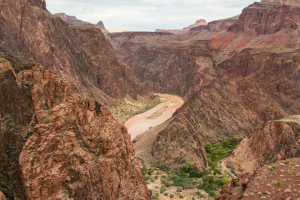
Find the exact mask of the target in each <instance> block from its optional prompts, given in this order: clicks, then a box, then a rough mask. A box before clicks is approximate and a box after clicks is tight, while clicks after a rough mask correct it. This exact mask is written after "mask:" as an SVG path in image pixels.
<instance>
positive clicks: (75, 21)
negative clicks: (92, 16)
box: [54, 13, 89, 26]
mask: <svg viewBox="0 0 300 200" xmlns="http://www.w3.org/2000/svg"><path fill="white" fill-rule="evenodd" d="M54 15H55V16H57V17H60V18H61V19H62V20H64V21H65V22H67V23H68V24H72V25H79V26H82V25H87V24H89V23H88V22H85V21H82V20H79V19H77V18H76V17H75V16H69V15H66V14H65V13H56V14H54Z"/></svg>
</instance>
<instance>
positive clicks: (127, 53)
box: [109, 33, 216, 96]
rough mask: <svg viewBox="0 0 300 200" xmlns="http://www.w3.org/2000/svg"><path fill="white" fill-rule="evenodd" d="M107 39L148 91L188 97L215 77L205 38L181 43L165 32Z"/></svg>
mask: <svg viewBox="0 0 300 200" xmlns="http://www.w3.org/2000/svg"><path fill="white" fill-rule="evenodd" d="M145 38H146V39H145ZM109 40H110V41H111V43H112V45H113V46H114V48H115V49H116V52H117V54H118V57H119V58H120V59H121V60H123V61H124V62H125V63H127V64H128V65H129V66H130V67H131V69H132V71H133V73H134V74H135V75H136V76H137V77H138V78H139V79H140V80H141V81H142V82H143V83H144V84H145V85H146V86H147V87H148V88H150V89H151V90H152V91H156V92H161V93H169V94H179V95H180V96H185V95H187V96H188V95H190V94H192V93H193V92H194V91H197V90H198V89H199V88H201V87H202V86H204V85H206V84H207V83H210V82H211V81H212V80H214V79H215V77H216V73H215V69H214V67H213V60H212V57H211V54H210V52H209V50H208V48H209V47H208V44H207V42H206V41H194V42H190V43H189V42H182V41H180V40H179V39H178V38H177V37H176V36H174V35H171V34H169V33H122V34H111V35H110V36H109Z"/></svg>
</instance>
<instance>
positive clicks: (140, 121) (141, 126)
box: [124, 93, 184, 140]
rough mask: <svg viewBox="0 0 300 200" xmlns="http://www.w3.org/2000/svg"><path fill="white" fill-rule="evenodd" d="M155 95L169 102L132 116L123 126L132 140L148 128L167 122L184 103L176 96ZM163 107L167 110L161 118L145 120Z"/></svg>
mask: <svg viewBox="0 0 300 200" xmlns="http://www.w3.org/2000/svg"><path fill="white" fill-rule="evenodd" d="M155 95H158V96H160V97H162V98H166V99H169V100H168V101H166V102H164V103H161V104H159V105H157V106H156V107H154V108H152V109H150V110H148V111H147V112H144V113H142V114H139V115H136V116H134V117H133V118H131V119H129V120H128V121H127V122H126V123H125V124H124V125H125V126H126V127H127V129H128V133H129V134H130V135H131V139H132V140H133V139H134V138H135V137H136V136H138V135H139V134H141V133H143V132H145V131H147V130H148V129H149V128H150V127H155V126H158V125H160V124H162V123H163V122H165V121H167V120H168V119H169V118H171V117H172V115H173V113H174V112H175V111H176V109H178V108H180V107H181V106H182V104H183V103H184V101H183V100H182V98H181V97H178V96H174V95H170V94H160V93H156V94H155ZM165 106H167V107H168V108H167V109H166V111H165V112H163V113H162V115H161V116H159V117H157V118H155V119H147V117H149V116H150V115H151V114H153V113H155V112H156V111H158V110H160V109H161V108H163V107H165Z"/></svg>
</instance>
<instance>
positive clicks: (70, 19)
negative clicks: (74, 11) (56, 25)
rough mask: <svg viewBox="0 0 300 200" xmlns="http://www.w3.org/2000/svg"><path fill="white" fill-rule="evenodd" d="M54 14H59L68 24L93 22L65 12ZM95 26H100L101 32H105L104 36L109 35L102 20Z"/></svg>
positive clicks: (80, 24)
mask: <svg viewBox="0 0 300 200" xmlns="http://www.w3.org/2000/svg"><path fill="white" fill-rule="evenodd" d="M54 15H55V16H57V17H60V18H61V19H62V20H64V21H65V22H67V23H68V24H72V25H79V26H83V25H87V24H91V23H89V22H85V21H82V20H79V19H77V18H76V17H75V16H69V15H66V14H65V13H56V14H54ZM94 26H95V27H96V28H99V29H100V30H101V32H102V33H103V34H104V36H105V37H107V34H108V33H109V32H108V31H107V30H106V29H105V26H104V24H103V22H102V21H99V22H98V23H97V24H94Z"/></svg>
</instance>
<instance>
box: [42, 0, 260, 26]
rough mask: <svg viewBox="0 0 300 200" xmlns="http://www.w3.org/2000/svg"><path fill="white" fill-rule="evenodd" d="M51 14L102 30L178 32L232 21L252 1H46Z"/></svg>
mask: <svg viewBox="0 0 300 200" xmlns="http://www.w3.org/2000/svg"><path fill="white" fill-rule="evenodd" d="M46 2H47V8H48V10H49V11H50V12H51V13H52V14H54V13H58V12H64V13H66V14H67V15H73V16H76V17H77V18H78V19H81V20H84V21H87V22H90V23H97V22H98V21H100V20H101V21H103V22H104V25H105V27H106V29H108V30H114V29H134V30H136V31H154V30H155V29H181V28H183V27H186V26H189V25H191V24H194V23H195V22H196V21H197V20H199V19H206V21H207V22H210V21H213V20H218V19H224V18H228V17H233V16H235V15H238V14H240V13H241V12H242V10H243V8H245V7H247V6H248V5H250V4H252V3H253V2H254V0H242V1H241V0H46Z"/></svg>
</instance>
